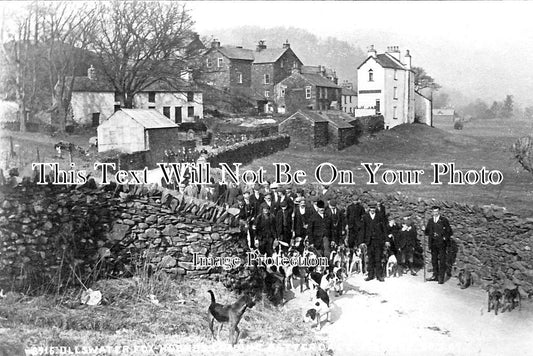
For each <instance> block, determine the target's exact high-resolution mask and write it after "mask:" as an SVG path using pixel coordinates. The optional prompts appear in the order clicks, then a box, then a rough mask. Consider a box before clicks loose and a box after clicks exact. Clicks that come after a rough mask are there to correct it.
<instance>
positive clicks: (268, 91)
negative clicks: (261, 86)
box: [265, 90, 270, 98]
mask: <svg viewBox="0 0 533 356" xmlns="http://www.w3.org/2000/svg"><path fill="white" fill-rule="evenodd" d="M265 98H270V90H265Z"/></svg>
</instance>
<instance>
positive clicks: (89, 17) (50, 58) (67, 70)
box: [41, 3, 96, 131]
mask: <svg viewBox="0 0 533 356" xmlns="http://www.w3.org/2000/svg"><path fill="white" fill-rule="evenodd" d="M41 13H42V16H41V20H42V33H43V36H42V40H41V42H42V44H43V50H42V51H41V53H42V55H43V60H44V61H45V62H46V64H47V69H48V81H47V82H48V85H49V92H50V93H51V107H50V109H49V110H50V111H51V113H52V117H53V118H54V119H55V120H54V123H56V124H58V125H59V127H58V128H59V130H60V131H64V129H65V126H66V122H67V111H68V110H67V109H68V106H69V104H70V98H71V89H72V86H73V83H74V76H75V73H76V71H77V70H78V69H79V65H80V62H81V59H82V58H83V57H84V56H86V55H87V52H86V49H87V47H88V45H89V43H90V40H91V39H92V37H93V36H92V34H91V30H92V28H93V27H94V25H95V21H96V16H95V15H96V8H95V7H90V6H89V5H86V4H82V5H81V6H78V5H76V4H72V3H70V4H69V3H49V4H46V5H45V6H44V7H43V9H42V10H41Z"/></svg>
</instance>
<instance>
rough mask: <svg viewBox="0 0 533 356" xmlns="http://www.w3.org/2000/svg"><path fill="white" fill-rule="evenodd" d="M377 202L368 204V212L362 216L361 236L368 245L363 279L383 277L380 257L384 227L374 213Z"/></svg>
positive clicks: (381, 279)
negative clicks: (366, 275) (365, 272)
mask: <svg viewBox="0 0 533 356" xmlns="http://www.w3.org/2000/svg"><path fill="white" fill-rule="evenodd" d="M376 207H377V204H376V203H375V202H372V203H370V204H369V206H368V213H366V214H365V215H364V216H363V228H362V231H363V237H364V241H365V244H366V245H367V247H368V277H367V278H366V279H365V281H370V280H372V279H374V278H377V279H378V280H379V281H380V282H384V281H385V280H384V279H383V265H382V263H381V258H382V256H383V250H384V248H385V227H384V224H383V219H382V218H380V217H379V216H378V215H377V213H376Z"/></svg>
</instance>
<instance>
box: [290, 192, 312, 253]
mask: <svg viewBox="0 0 533 356" xmlns="http://www.w3.org/2000/svg"><path fill="white" fill-rule="evenodd" d="M294 203H295V204H296V206H295V208H294V213H293V216H294V223H293V228H294V245H295V246H296V249H297V250H298V251H299V252H300V253H303V249H304V244H303V243H302V241H303V239H304V238H305V237H306V236H307V227H308V225H309V219H310V218H311V214H313V212H312V211H311V210H312V209H313V208H311V207H309V206H307V204H306V202H305V198H303V197H298V198H296V200H295V202H294ZM315 214H316V213H315Z"/></svg>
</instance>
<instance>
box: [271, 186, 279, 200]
mask: <svg viewBox="0 0 533 356" xmlns="http://www.w3.org/2000/svg"><path fill="white" fill-rule="evenodd" d="M278 189H279V184H278V183H276V182H274V183H272V184H270V190H271V192H272V201H273V202H274V204H276V205H277V204H279V195H278Z"/></svg>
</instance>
